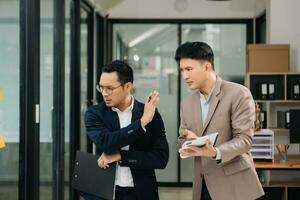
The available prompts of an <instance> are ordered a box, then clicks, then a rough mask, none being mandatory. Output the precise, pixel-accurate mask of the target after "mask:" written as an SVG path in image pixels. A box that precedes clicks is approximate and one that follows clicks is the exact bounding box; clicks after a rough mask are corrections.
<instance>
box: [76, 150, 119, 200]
mask: <svg viewBox="0 0 300 200" xmlns="http://www.w3.org/2000/svg"><path fill="white" fill-rule="evenodd" d="M98 158H99V156H96V155H93V154H90V153H87V152H81V151H77V152H76V161H75V167H74V173H73V179H72V186H73V188H75V189H77V190H79V191H82V192H85V193H89V194H92V195H95V196H98V197H101V198H104V199H107V200H113V198H114V188H115V175H116V163H111V164H110V165H109V168H107V169H102V168H100V167H99V166H98V163H97V160H98Z"/></svg>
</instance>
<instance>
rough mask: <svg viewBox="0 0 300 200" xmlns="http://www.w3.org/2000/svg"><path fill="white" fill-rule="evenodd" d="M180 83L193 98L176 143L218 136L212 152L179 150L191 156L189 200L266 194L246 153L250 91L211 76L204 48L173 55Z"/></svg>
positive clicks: (196, 45) (187, 46)
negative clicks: (191, 185)
mask: <svg viewBox="0 0 300 200" xmlns="http://www.w3.org/2000/svg"><path fill="white" fill-rule="evenodd" d="M175 60H176V61H177V62H178V63H179V65H180V70H181V73H182V77H183V79H184V80H185V81H186V83H187V85H188V87H189V88H190V89H191V90H193V92H192V93H191V94H190V95H189V96H187V97H186V98H185V99H184V100H183V101H182V103H181V125H180V130H179V131H180V137H179V142H180V144H182V142H184V141H185V140H187V139H192V138H195V137H198V136H203V135H207V134H210V133H214V132H218V133H219V136H218V139H217V141H216V144H215V147H214V146H213V145H212V144H210V143H209V142H207V143H206V145H205V146H203V147H196V146H190V148H189V149H179V153H180V154H181V155H182V156H194V157H195V162H194V180H193V200H200V199H201V200H209V199H213V200H253V199H257V198H258V197H260V196H262V195H263V194H264V192H263V189H262V186H261V184H260V182H259V179H258V177H257V174H256V171H255V166H254V163H253V159H252V156H251V153H250V147H251V144H252V137H253V128H254V120H255V106H254V101H253V98H252V95H251V93H250V91H249V90H248V89H247V88H246V87H244V86H242V85H239V84H236V83H232V82H228V81H223V80H222V79H221V78H220V77H218V76H216V74H215V72H214V55H213V51H212V49H211V48H210V46H208V45H207V44H206V43H203V42H187V43H184V44H182V45H181V46H179V47H178V49H177V50H176V55H175Z"/></svg>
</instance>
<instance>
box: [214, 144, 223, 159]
mask: <svg viewBox="0 0 300 200" xmlns="http://www.w3.org/2000/svg"><path fill="white" fill-rule="evenodd" d="M215 150H216V151H217V155H216V157H215V158H213V159H214V160H217V161H220V160H222V156H221V151H220V149H219V148H218V147H215Z"/></svg>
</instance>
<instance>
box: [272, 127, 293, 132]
mask: <svg viewBox="0 0 300 200" xmlns="http://www.w3.org/2000/svg"><path fill="white" fill-rule="evenodd" d="M268 129H271V130H272V131H274V132H289V131H290V129H288V128H271V127H270V128H268Z"/></svg>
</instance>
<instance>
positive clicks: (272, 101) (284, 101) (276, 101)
mask: <svg viewBox="0 0 300 200" xmlns="http://www.w3.org/2000/svg"><path fill="white" fill-rule="evenodd" d="M254 101H256V102H257V103H300V101H299V100H284V99H280V100H259V99H254Z"/></svg>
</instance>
